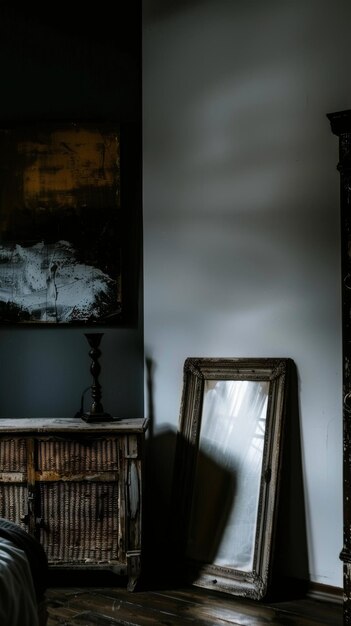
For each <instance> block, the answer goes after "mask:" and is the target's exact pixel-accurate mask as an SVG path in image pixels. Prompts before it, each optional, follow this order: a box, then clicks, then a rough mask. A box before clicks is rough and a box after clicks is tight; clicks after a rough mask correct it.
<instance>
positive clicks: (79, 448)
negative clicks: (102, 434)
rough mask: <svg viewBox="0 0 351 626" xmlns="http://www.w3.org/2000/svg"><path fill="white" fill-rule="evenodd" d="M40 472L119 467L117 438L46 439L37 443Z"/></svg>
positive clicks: (74, 472)
mask: <svg viewBox="0 0 351 626" xmlns="http://www.w3.org/2000/svg"><path fill="white" fill-rule="evenodd" d="M37 468H38V470H39V471H55V472H58V473H64V474H65V473H68V472H70V473H71V474H79V473H81V472H98V471H104V472H106V471H111V470H117V469H118V447H117V440H116V438H101V439H96V438H94V439H92V438H89V437H85V438H84V439H67V438H66V439H60V438H54V437H52V438H45V439H39V440H38V442H37Z"/></svg>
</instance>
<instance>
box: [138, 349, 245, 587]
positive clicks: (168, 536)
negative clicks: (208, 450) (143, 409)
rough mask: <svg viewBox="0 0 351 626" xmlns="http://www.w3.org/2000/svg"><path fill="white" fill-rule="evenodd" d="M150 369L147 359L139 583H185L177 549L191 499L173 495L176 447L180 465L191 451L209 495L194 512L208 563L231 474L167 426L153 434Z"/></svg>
mask: <svg viewBox="0 0 351 626" xmlns="http://www.w3.org/2000/svg"><path fill="white" fill-rule="evenodd" d="M153 368H154V365H153V362H152V361H151V359H146V370H147V389H148V417H149V419H150V425H149V430H148V433H149V437H148V441H147V451H146V507H145V509H146V510H145V514H144V536H145V540H144V555H143V582H142V585H143V586H146V587H148V588H152V587H154V588H155V587H157V588H160V587H167V586H169V585H172V586H176V585H178V584H183V585H184V584H185V583H186V582H189V581H187V580H186V578H185V572H183V569H182V554H183V553H184V552H185V550H186V546H187V544H188V537H187V536H186V534H187V528H188V527H189V511H190V505H191V503H189V502H188V501H186V502H184V500H183V499H182V497H181V496H180V495H177V492H178V490H177V486H178V488H180V490H182V488H183V487H184V485H183V481H182V478H181V477H179V476H177V475H176V470H177V467H175V465H174V459H175V451H176V448H177V459H178V461H179V459H180V457H181V458H182V459H183V460H182V461H181V462H180V463H178V462H177V466H180V467H183V468H184V467H185V465H186V464H187V463H194V462H195V456H196V463H197V472H198V479H199V480H200V482H201V483H202V484H203V485H204V490H205V491H206V492H207V494H208V496H209V497H208V499H207V500H206V499H205V498H202V499H201V509H200V510H198V512H197V514H198V516H199V515H200V517H201V519H202V520H203V523H201V531H199V533H198V534H197V537H196V546H197V550H198V551H200V552H201V554H202V555H205V557H204V558H205V560H206V561H207V562H212V561H213V559H214V558H215V556H216V554H217V550H218V546H219V544H220V541H221V538H222V533H223V530H224V528H225V525H226V520H227V516H228V513H229V511H230V508H231V505H232V502H233V498H234V494H235V476H234V474H233V472H231V471H228V469H227V468H225V467H224V466H222V465H221V464H220V463H218V462H217V461H215V460H214V459H213V458H211V457H210V456H209V455H207V454H205V453H203V452H199V451H195V448H194V446H193V445H190V444H189V442H187V441H185V440H184V439H183V438H182V437H181V436H180V434H179V433H177V432H176V431H175V430H172V429H171V428H169V427H167V428H166V429H165V430H163V431H162V432H160V433H159V434H157V435H155V434H154V427H153V426H154V412H153ZM195 453H196V455H195ZM170 484H172V488H171V490H169V485H170ZM180 505H182V509H181V510H179V506H180ZM175 519H177V523H176V524H177V525H176V524H175ZM195 575H196V573H195Z"/></svg>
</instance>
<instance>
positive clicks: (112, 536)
mask: <svg viewBox="0 0 351 626" xmlns="http://www.w3.org/2000/svg"><path fill="white" fill-rule="evenodd" d="M36 457H37V463H36V464H37V468H36V480H37V501H38V509H37V512H38V520H39V540H40V542H41V543H42V545H43V547H44V549H45V551H46V553H47V555H48V560H49V563H50V564H51V565H77V566H79V565H85V566H87V567H89V564H90V565H99V564H101V565H103V564H113V563H115V562H118V561H120V555H121V551H123V545H122V535H121V532H120V528H119V520H120V512H119V511H120V496H119V458H118V447H117V442H116V439H115V438H113V437H104V438H98V439H97V438H90V437H88V436H86V437H84V438H82V437H77V438H74V437H70V438H60V437H56V436H55V437H50V438H49V437H43V438H40V439H38V441H37V455H36Z"/></svg>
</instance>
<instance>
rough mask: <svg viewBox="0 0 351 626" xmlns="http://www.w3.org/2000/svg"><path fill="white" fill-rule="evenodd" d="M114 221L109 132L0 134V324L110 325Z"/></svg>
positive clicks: (116, 149)
mask: <svg viewBox="0 0 351 626" xmlns="http://www.w3.org/2000/svg"><path fill="white" fill-rule="evenodd" d="M121 223H122V220H121V206H120V135H119V130H118V128H116V127H115V126H112V125H109V124H99V125H93V124H76V123H68V124H56V125H51V126H50V127H49V126H47V125H45V126H38V125H36V126H32V127H19V128H0V323H12V324H13V323H22V324H33V323H37V324H70V323H72V324H74V323H76V324H77V323H78V324H79V323H80V324H96V323H102V324H105V323H109V324H113V323H115V322H116V320H118V318H119V315H120V314H121V311H122V292H121V246H122V241H121V237H122V229H121Z"/></svg>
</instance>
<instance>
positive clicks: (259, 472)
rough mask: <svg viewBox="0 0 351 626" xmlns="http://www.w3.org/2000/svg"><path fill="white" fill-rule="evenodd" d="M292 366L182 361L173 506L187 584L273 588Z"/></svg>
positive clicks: (284, 362) (261, 591) (252, 591)
mask: <svg viewBox="0 0 351 626" xmlns="http://www.w3.org/2000/svg"><path fill="white" fill-rule="evenodd" d="M288 363H289V359H278V358H271V359H259V358H257V359H244V358H237V359H235V358H232V359H229V358H228V359H227V358H226V359H224V358H218V359H215V358H188V359H187V360H186V361H185V364H184V378H183V393H182V400H181V409H180V422H179V430H178V438H177V447H176V459H175V482H174V492H173V496H174V500H173V503H174V520H175V535H174V536H176V537H177V540H176V542H175V545H176V550H175V553H176V554H177V559H178V566H179V568H180V569H179V571H181V572H182V576H184V574H185V578H186V581H187V582H190V583H192V584H194V585H197V586H201V587H205V588H208V589H217V590H218V591H223V592H226V593H231V594H234V595H239V596H245V597H248V598H252V599H257V600H259V599H262V598H263V597H264V596H265V595H266V593H267V590H268V586H269V582H270V575H271V565H272V547H273V539H274V530H275V525H276V513H277V497H278V487H279V475H280V468H281V450H282V435H283V421H284V419H283V418H284V413H285V402H286V400H285V399H286V387H287V385H286V380H287V368H288ZM179 555H181V556H180V557H179Z"/></svg>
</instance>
